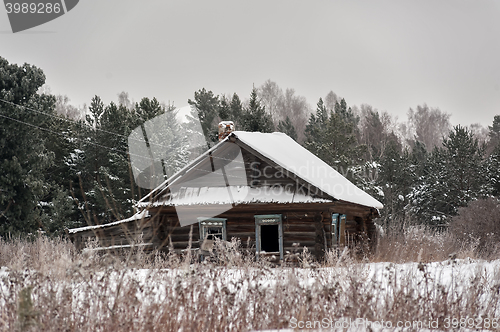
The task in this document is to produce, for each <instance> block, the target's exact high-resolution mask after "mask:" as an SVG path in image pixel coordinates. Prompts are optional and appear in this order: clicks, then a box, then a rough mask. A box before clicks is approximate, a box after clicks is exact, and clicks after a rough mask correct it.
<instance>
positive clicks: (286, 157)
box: [229, 131, 383, 209]
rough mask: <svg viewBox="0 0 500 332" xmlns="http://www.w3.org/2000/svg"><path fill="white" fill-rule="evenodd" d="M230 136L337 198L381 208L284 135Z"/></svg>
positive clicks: (238, 132)
mask: <svg viewBox="0 0 500 332" xmlns="http://www.w3.org/2000/svg"><path fill="white" fill-rule="evenodd" d="M233 135H234V136H236V138H238V139H239V140H240V141H241V142H243V143H244V144H246V145H248V146H249V147H251V148H252V149H254V150H255V151H257V152H259V153H260V154H262V155H263V156H264V157H266V158H268V159H271V160H272V161H274V162H275V163H277V164H278V165H279V166H281V167H282V168H283V169H285V170H287V171H289V172H290V173H293V174H295V175H296V176H298V177H300V178H301V179H302V180H304V181H306V182H308V183H310V184H312V185H314V186H316V187H317V188H319V189H320V190H322V191H323V192H324V193H326V194H329V195H330V196H332V197H334V198H336V199H338V200H342V201H346V202H351V203H355V204H360V205H364V206H368V207H373V208H376V209H381V208H383V205H382V203H380V202H379V201H377V200H376V199H375V198H373V197H372V196H370V195H369V194H367V193H366V192H364V191H363V190H361V189H359V188H358V187H356V186H355V185H354V184H353V183H352V182H350V181H349V180H347V179H346V178H345V177H344V176H342V174H340V173H339V172H337V171H336V170H335V169H333V168H332V167H331V166H329V165H328V164H327V163H325V162H324V161H323V160H321V159H319V158H318V157H316V156H315V155H314V154H313V153H311V152H310V151H308V150H307V149H305V148H304V147H303V146H301V145H300V144H298V143H297V142H296V141H294V140H293V139H292V138H291V137H289V136H287V135H286V134H283V133H277V132H275V133H270V134H264V133H259V132H245V131H235V132H233V133H232V134H231V135H230V136H229V137H231V136H233Z"/></svg>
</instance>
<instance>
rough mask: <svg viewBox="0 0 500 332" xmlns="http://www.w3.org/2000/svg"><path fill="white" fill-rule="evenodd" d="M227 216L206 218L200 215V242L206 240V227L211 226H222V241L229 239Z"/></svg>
mask: <svg viewBox="0 0 500 332" xmlns="http://www.w3.org/2000/svg"><path fill="white" fill-rule="evenodd" d="M226 225H227V218H206V217H198V228H199V232H200V242H203V241H205V235H206V232H205V229H207V228H210V227H221V228H222V241H227V231H226Z"/></svg>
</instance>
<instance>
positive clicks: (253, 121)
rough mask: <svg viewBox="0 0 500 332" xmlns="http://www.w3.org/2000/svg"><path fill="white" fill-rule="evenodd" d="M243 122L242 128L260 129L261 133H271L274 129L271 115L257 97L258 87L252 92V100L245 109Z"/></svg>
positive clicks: (248, 129) (246, 129) (247, 129)
mask: <svg viewBox="0 0 500 332" xmlns="http://www.w3.org/2000/svg"><path fill="white" fill-rule="evenodd" d="M242 118H243V122H242V123H241V124H240V126H241V127H242V128H241V130H245V131H258V132H261V133H270V132H272V131H273V130H274V125H273V121H272V118H271V116H270V115H269V114H268V113H266V109H265V107H263V106H262V105H261V104H260V101H259V99H258V97H257V89H255V88H253V89H252V93H251V94H250V102H249V103H248V107H247V108H246V109H245V110H244V114H243V117H242Z"/></svg>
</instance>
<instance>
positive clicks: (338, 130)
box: [304, 99, 365, 180]
mask: <svg viewBox="0 0 500 332" xmlns="http://www.w3.org/2000/svg"><path fill="white" fill-rule="evenodd" d="M305 137H306V140H305V142H304V147H305V148H306V149H308V150H309V151H311V152H312V153H314V154H315V155H316V156H318V157H319V158H321V159H322V160H323V161H324V162H326V163H327V164H329V165H330V166H332V167H335V168H336V169H337V170H339V171H341V172H342V173H343V174H344V175H346V176H347V177H348V178H350V179H351V180H354V179H353V176H352V174H350V173H349V167H352V166H354V165H359V164H360V163H361V162H362V159H361V156H362V155H363V153H364V151H365V147H364V146H358V144H357V139H356V136H355V128H354V123H353V122H350V121H347V118H346V117H345V116H344V114H343V113H342V112H339V113H334V112H332V111H330V114H328V111H327V110H326V107H325V105H324V103H323V100H322V99H320V100H319V102H318V107H317V110H316V114H315V115H314V114H311V116H310V117H309V122H308V124H307V126H306V131H305Z"/></svg>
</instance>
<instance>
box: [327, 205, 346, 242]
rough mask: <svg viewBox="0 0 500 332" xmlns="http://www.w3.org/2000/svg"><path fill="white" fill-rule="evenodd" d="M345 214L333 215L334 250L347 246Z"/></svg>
mask: <svg viewBox="0 0 500 332" xmlns="http://www.w3.org/2000/svg"><path fill="white" fill-rule="evenodd" d="M345 222H346V215H345V214H338V213H333V214H332V229H331V230H332V231H331V234H332V248H336V247H337V246H344V245H345Z"/></svg>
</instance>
